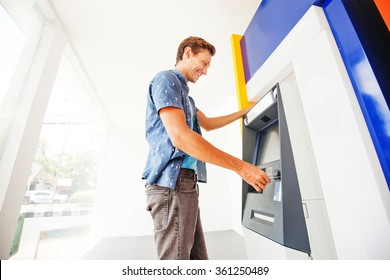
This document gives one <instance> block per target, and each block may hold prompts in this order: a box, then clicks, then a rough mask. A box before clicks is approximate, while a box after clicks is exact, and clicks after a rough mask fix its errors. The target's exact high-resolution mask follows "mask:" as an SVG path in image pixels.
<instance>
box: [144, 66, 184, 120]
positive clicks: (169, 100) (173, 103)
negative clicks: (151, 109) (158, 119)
mask: <svg viewBox="0 0 390 280" xmlns="http://www.w3.org/2000/svg"><path fill="white" fill-rule="evenodd" d="M181 91H182V89H181V87H180V84H179V81H178V80H177V78H176V77H175V74H174V73H170V72H165V73H161V74H160V75H159V76H158V77H156V79H155V81H154V82H153V85H152V90H151V94H152V99H153V102H154V104H155V106H156V110H157V112H158V111H160V110H161V109H163V108H166V107H176V108H179V109H182V110H184V107H183V106H184V105H183V104H184V102H183V94H182V92H181Z"/></svg>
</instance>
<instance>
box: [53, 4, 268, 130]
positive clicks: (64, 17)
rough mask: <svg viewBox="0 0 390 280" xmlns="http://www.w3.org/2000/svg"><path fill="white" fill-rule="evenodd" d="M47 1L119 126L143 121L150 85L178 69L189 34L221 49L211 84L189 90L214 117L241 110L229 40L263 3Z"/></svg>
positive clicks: (202, 82)
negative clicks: (155, 77) (177, 59)
mask: <svg viewBox="0 0 390 280" xmlns="http://www.w3.org/2000/svg"><path fill="white" fill-rule="evenodd" d="M47 1H48V2H49V3H50V5H51V7H52V9H53V10H54V12H55V14H56V17H57V18H58V20H59V21H60V23H61V24H62V26H63V28H64V30H65V32H66V34H67V36H68V39H69V42H70V46H71V47H72V49H73V52H74V53H75V54H76V56H77V57H78V60H79V62H80V64H81V66H82V68H83V69H84V71H85V73H86V76H87V77H88V79H89V82H90V84H91V85H92V87H93V89H94V91H95V93H96V95H97V98H98V100H99V101H100V103H101V104H102V107H103V110H104V111H105V113H106V115H107V116H108V118H109V119H110V120H111V123H112V125H113V126H131V125H134V123H135V122H133V121H132V120H140V119H142V120H143V116H144V108H145V106H144V104H145V101H146V98H145V94H146V92H147V88H148V84H149V81H150V80H151V78H152V77H153V75H154V74H155V73H156V72H158V71H160V70H165V69H170V68H173V67H174V63H175V57H176V50H177V46H178V45H179V43H180V42H181V41H182V40H183V39H184V38H185V37H187V36H190V35H195V36H200V37H203V38H204V39H206V40H208V41H209V42H211V43H212V44H214V46H215V47H216V49H217V53H216V55H215V57H214V58H213V60H212V63H211V67H210V69H209V71H208V75H207V77H202V78H201V79H200V80H199V81H198V83H197V84H192V85H190V94H191V95H192V96H194V97H195V100H196V101H197V106H198V107H199V108H200V109H201V110H202V111H203V112H204V113H206V115H210V116H211V115H216V114H220V113H228V112H230V111H231V110H234V109H235V108H236V106H237V105H236V93H235V80H234V70H233V63H232V51H231V45H230V37H231V35H232V34H243V33H244V32H245V29H246V27H247V26H248V24H249V22H250V20H251V19H252V17H253V15H254V13H255V12H256V10H257V8H258V6H259V5H260V2H261V0H246V1H242V0H198V1H183V0H165V1H161V0H144V1H130V0H47ZM138 123H139V122H138ZM141 123H142V125H143V122H141Z"/></svg>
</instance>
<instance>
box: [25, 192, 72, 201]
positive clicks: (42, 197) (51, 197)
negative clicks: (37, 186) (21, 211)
mask: <svg viewBox="0 0 390 280" xmlns="http://www.w3.org/2000/svg"><path fill="white" fill-rule="evenodd" d="M26 195H27V196H28V202H29V203H65V202H66V201H67V200H68V196H67V195H66V194H58V193H53V192H51V191H31V192H29V193H28V194H26Z"/></svg>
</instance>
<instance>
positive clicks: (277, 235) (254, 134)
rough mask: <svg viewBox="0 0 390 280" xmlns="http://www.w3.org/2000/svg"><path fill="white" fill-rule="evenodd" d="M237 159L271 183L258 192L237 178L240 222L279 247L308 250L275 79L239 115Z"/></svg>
mask: <svg viewBox="0 0 390 280" xmlns="http://www.w3.org/2000/svg"><path fill="white" fill-rule="evenodd" d="M244 124H245V125H244V127H243V159H244V160H245V161H248V162H252V163H253V164H254V165H256V166H258V167H259V168H260V169H262V170H263V171H264V172H265V173H266V174H267V175H268V176H269V177H270V179H271V182H270V183H269V184H268V185H267V186H266V188H265V190H264V191H262V192H256V191H255V189H254V188H253V187H252V186H250V185H249V184H247V183H246V182H245V181H243V185H242V225H243V226H244V227H246V228H248V229H250V230H251V231H253V232H256V233H257V234H260V235H262V236H264V237H265V238H268V239H270V240H273V241H275V242H277V243H279V244H281V245H283V246H286V247H289V248H292V249H295V250H298V251H301V252H305V253H308V254H309V255H310V253H311V250H310V243H309V238H308V233H307V229H306V222H305V216H304V212H303V208H302V198H301V194H300V189H299V183H298V179H297V173H296V169H295V163H294V157H293V153H292V148H291V144H290V137H289V133H288V127H287V123H286V117H285V114H284V109H283V102H282V96H281V94H280V87H279V85H278V84H276V85H275V86H274V87H273V88H272V89H271V90H270V91H268V92H267V94H265V95H264V97H263V98H262V99H261V100H260V101H258V102H257V103H256V104H255V105H254V106H253V108H252V109H251V110H250V111H249V112H248V113H247V114H246V116H245V117H244Z"/></svg>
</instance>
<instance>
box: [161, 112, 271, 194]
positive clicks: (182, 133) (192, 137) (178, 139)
mask: <svg viewBox="0 0 390 280" xmlns="http://www.w3.org/2000/svg"><path fill="white" fill-rule="evenodd" d="M159 114H160V117H161V119H162V121H163V123H164V126H165V129H166V130H167V132H168V135H169V138H170V139H171V141H172V144H173V145H174V146H175V147H176V148H178V149H180V150H182V151H183V152H185V153H186V154H189V155H191V156H192V157H194V158H196V159H198V160H201V161H205V162H208V163H211V164H215V165H218V166H220V167H223V168H227V169H230V170H233V171H235V172H236V173H238V175H240V176H241V178H242V179H243V180H245V181H246V182H247V183H248V184H250V185H251V186H253V187H254V188H255V189H256V190H257V191H260V190H261V189H264V188H265V185H266V184H267V183H269V182H270V179H269V178H268V176H267V175H266V174H265V173H264V172H263V171H262V170H260V169H259V168H257V167H256V166H254V165H252V164H250V163H247V162H245V161H242V160H241V159H238V158H236V157H234V156H232V155H229V154H227V153H225V152H223V151H221V150H219V149H217V148H216V147H214V146H213V145H212V144H210V143H209V142H208V141H206V140H205V139H204V138H203V137H202V136H200V135H199V134H197V133H196V132H194V131H192V130H191V129H190V128H189V127H188V126H187V124H186V122H185V116H184V112H183V110H181V109H179V108H175V107H166V108H163V109H161V110H160V112H159Z"/></svg>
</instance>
